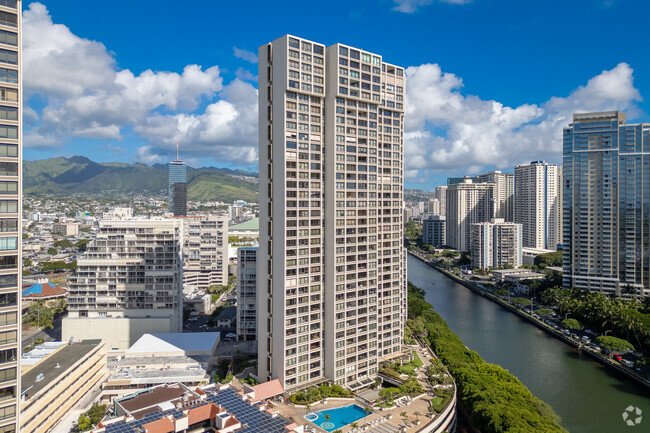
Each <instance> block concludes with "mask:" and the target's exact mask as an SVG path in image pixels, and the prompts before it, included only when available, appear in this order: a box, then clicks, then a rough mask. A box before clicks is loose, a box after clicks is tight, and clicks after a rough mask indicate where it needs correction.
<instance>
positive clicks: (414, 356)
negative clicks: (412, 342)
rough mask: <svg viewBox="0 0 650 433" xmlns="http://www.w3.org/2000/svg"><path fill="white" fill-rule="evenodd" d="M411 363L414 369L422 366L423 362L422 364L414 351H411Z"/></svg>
mask: <svg viewBox="0 0 650 433" xmlns="http://www.w3.org/2000/svg"><path fill="white" fill-rule="evenodd" d="M411 363H412V364H413V366H414V367H415V368H420V367H422V366H423V365H424V362H422V360H421V359H420V356H419V355H418V353H417V352H416V351H415V350H414V351H413V361H411Z"/></svg>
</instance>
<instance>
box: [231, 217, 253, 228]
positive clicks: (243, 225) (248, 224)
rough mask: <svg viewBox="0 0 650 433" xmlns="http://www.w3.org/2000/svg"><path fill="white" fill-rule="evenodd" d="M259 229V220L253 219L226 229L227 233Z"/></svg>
mask: <svg viewBox="0 0 650 433" xmlns="http://www.w3.org/2000/svg"><path fill="white" fill-rule="evenodd" d="M259 229H260V219H259V218H253V219H252V220H249V221H244V222H243V223H240V224H235V225H234V226H230V227H228V230H229V231H232V230H259Z"/></svg>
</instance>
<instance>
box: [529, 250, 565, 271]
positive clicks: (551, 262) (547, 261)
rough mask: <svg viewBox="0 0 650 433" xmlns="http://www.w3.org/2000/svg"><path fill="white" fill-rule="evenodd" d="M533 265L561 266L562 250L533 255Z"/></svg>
mask: <svg viewBox="0 0 650 433" xmlns="http://www.w3.org/2000/svg"><path fill="white" fill-rule="evenodd" d="M534 263H535V266H537V267H540V268H542V269H543V268H546V267H547V266H562V251H554V252H552V253H546V254H540V255H538V256H537V257H535V262H534Z"/></svg>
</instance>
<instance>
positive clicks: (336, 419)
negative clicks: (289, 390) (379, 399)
mask: <svg viewBox="0 0 650 433" xmlns="http://www.w3.org/2000/svg"><path fill="white" fill-rule="evenodd" d="M325 414H328V415H329V416H330V417H331V418H330V419H329V421H325ZM310 415H311V414H310ZM310 415H307V417H308V418H307V419H309V420H310V421H311V419H310V418H311V416H310ZM314 415H318V418H317V419H315V420H314V421H312V422H313V423H314V424H316V425H317V426H319V427H321V428H323V429H325V430H327V431H334V430H336V429H339V428H341V427H343V426H346V425H348V424H351V423H353V422H355V421H358V420H360V419H361V418H365V417H366V416H368V415H367V414H366V411H365V409H364V408H362V407H361V406H358V405H356V404H351V405H350V406H344V407H339V408H338V409H329V410H321V411H318V412H314Z"/></svg>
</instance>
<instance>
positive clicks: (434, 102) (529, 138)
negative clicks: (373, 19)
mask: <svg viewBox="0 0 650 433" xmlns="http://www.w3.org/2000/svg"><path fill="white" fill-rule="evenodd" d="M406 74H407V95H406V96H407V105H406V107H407V113H406V134H405V141H406V169H407V170H408V171H409V175H410V176H411V177H413V176H415V174H414V173H413V170H421V171H427V170H432V171H437V172H446V173H449V172H450V171H457V172H463V171H464V172H465V173H468V174H470V171H471V172H478V171H480V170H482V169H485V168H486V166H496V167H497V168H511V167H512V166H514V165H516V164H519V163H523V162H527V161H532V160H537V159H544V160H547V161H552V162H561V157H562V145H561V140H562V128H563V127H565V126H567V125H568V124H569V122H570V121H571V116H572V114H573V113H574V112H580V111H582V112H585V111H605V110H625V111H627V113H628V117H633V115H634V113H636V112H638V109H637V108H636V105H635V101H640V100H641V95H640V93H639V91H638V90H637V89H636V88H635V87H634V82H633V81H634V80H633V76H632V75H633V70H632V68H631V67H630V66H629V65H627V64H626V63H621V64H619V65H617V66H616V67H615V68H613V69H611V70H608V71H603V72H602V73H600V74H599V75H597V76H595V77H593V78H592V79H590V80H589V81H588V82H587V84H586V85H585V86H581V87H579V88H577V89H576V90H574V91H573V92H571V94H570V95H568V96H567V97H564V98H561V97H553V98H551V99H549V100H548V101H547V102H545V103H543V104H541V105H539V106H538V105H530V104H524V105H520V106H518V107H514V108H513V107H507V106H504V105H503V104H502V103H500V102H498V101H486V100H482V99H480V98H479V97H478V96H472V95H467V96H466V95H463V94H462V93H461V91H460V90H461V88H462V85H463V83H462V80H461V79H460V77H458V76H456V75H454V74H450V73H444V72H442V70H441V69H440V66H438V65H435V64H425V65H421V66H412V67H409V68H408V69H407V70H406ZM441 131H442V132H441ZM436 133H438V134H437V135H436Z"/></svg>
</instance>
